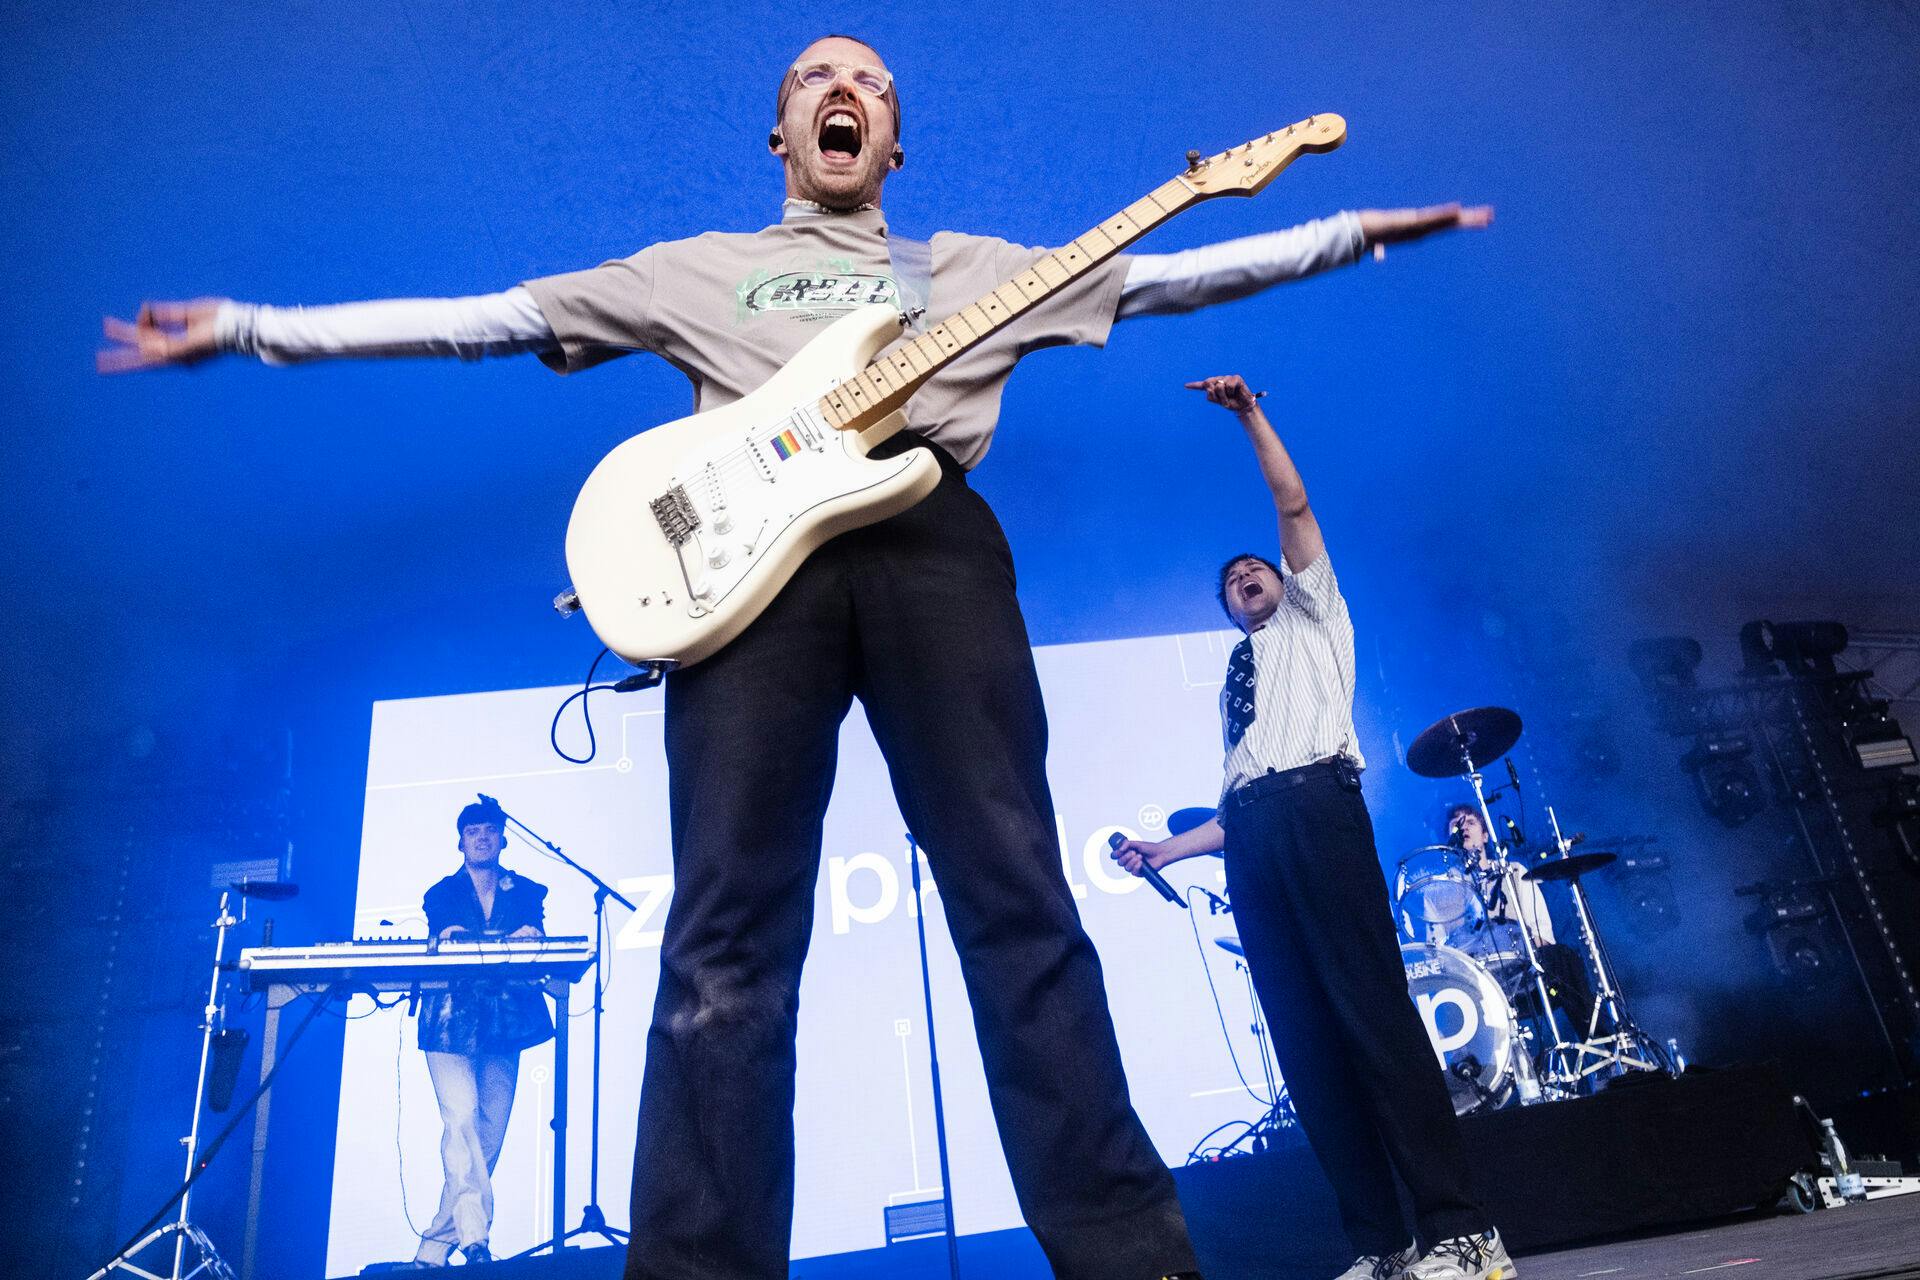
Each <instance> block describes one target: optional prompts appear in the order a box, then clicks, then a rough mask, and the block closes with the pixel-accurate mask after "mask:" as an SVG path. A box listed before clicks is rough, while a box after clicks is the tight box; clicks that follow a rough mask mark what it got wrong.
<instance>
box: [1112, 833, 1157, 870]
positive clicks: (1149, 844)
mask: <svg viewBox="0 0 1920 1280" xmlns="http://www.w3.org/2000/svg"><path fill="white" fill-rule="evenodd" d="M1108 856H1109V857H1111V858H1112V859H1113V860H1114V861H1115V862H1117V863H1119V864H1120V867H1121V869H1122V870H1124V871H1125V872H1127V873H1128V874H1129V875H1136V876H1137V875H1141V874H1143V869H1144V868H1146V867H1152V868H1153V869H1154V870H1155V871H1158V870H1159V869H1160V868H1162V867H1164V866H1166V865H1167V863H1169V862H1171V861H1172V859H1171V858H1169V857H1167V851H1166V849H1165V848H1163V847H1162V846H1161V845H1159V844H1157V843H1155V842H1154V841H1152V840H1122V841H1121V842H1120V844H1119V847H1118V848H1116V849H1114V851H1113V852H1112V853H1111V854H1109V855H1108Z"/></svg>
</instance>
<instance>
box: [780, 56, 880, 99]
mask: <svg viewBox="0 0 1920 1280" xmlns="http://www.w3.org/2000/svg"><path fill="white" fill-rule="evenodd" d="M842 71H844V72H846V73H847V79H849V80H851V81H853V86H854V88H856V89H858V90H860V91H861V92H862V93H867V94H871V95H873V96H874V97H876V98H879V97H883V96H885V94H886V92H887V90H888V88H889V87H891V86H892V84H893V73H892V72H891V71H887V70H885V69H883V68H880V67H867V66H858V67H853V66H848V65H847V64H846V63H843V62H796V63H794V64H793V78H794V82H795V83H797V84H798V85H799V86H800V87H801V88H803V89H824V88H826V87H827V86H828V85H830V84H832V83H833V82H834V80H835V79H836V78H837V77H838V76H839V74H840V73H841V72H842Z"/></svg>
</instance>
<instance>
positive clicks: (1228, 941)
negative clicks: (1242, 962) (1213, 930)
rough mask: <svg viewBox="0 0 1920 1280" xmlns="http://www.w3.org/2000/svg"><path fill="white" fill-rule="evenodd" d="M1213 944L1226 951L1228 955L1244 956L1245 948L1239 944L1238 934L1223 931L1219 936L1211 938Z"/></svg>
mask: <svg viewBox="0 0 1920 1280" xmlns="http://www.w3.org/2000/svg"><path fill="white" fill-rule="evenodd" d="M1213 945H1214V946H1216V947H1218V948H1220V949H1221V950H1222V951H1225V952H1227V953H1228V954H1229V955H1236V956H1240V957H1243V958H1244V957H1245V956H1246V954H1247V950H1246V948H1245V947H1243V946H1241V945H1240V935H1239V934H1235V933H1223V934H1221V935H1220V936H1219V937H1217V938H1215V939H1214V940H1213Z"/></svg>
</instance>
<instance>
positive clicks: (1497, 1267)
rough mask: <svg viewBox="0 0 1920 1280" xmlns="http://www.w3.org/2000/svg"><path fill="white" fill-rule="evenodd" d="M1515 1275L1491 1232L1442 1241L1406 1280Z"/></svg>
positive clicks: (1510, 1278) (1499, 1279) (1507, 1278)
mask: <svg viewBox="0 0 1920 1280" xmlns="http://www.w3.org/2000/svg"><path fill="white" fill-rule="evenodd" d="M1519 1274H1520V1272H1519V1271H1518V1270H1517V1269H1515V1267H1514V1265H1513V1259H1512V1258H1509V1257H1508V1256H1507V1246H1506V1245H1505V1244H1504V1243H1503V1242H1502V1241H1501V1239H1500V1233H1499V1232H1498V1231H1496V1230H1493V1229H1491V1228H1489V1229H1488V1230H1487V1231H1485V1232H1483V1233H1482V1234H1480V1235H1477V1236H1454V1237H1452V1238H1451V1239H1447V1240H1442V1241H1441V1242H1440V1243H1439V1244H1437V1245H1435V1246H1433V1248H1432V1249H1431V1250H1430V1251H1429V1252H1428V1253H1427V1256H1426V1257H1424V1258H1422V1259H1420V1261H1418V1262H1416V1263H1414V1264H1413V1265H1412V1266H1410V1267H1408V1268H1407V1280H1514V1278H1515V1277H1516V1276H1518V1275H1519Z"/></svg>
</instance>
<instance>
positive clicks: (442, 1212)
mask: <svg viewBox="0 0 1920 1280" xmlns="http://www.w3.org/2000/svg"><path fill="white" fill-rule="evenodd" d="M506 826H507V819H506V814H505V813H503V812H501V809H500V806H499V804H498V802H496V801H495V800H494V799H493V798H492V797H491V796H482V797H480V800H479V801H478V802H477V803H474V804H470V805H468V806H467V807H466V808H464V809H462V810H461V811H460V816H459V817H458V818H457V819H455V821H454V829H455V830H456V831H458V832H459V833H460V855H461V858H462V865H461V867H460V869H459V870H458V871H455V872H454V873H453V874H452V875H449V876H447V877H446V878H445V879H443V880H441V881H440V882H439V883H437V884H435V885H434V886H433V887H432V888H431V889H428V890H427V895H426V902H425V907H426V913H427V933H428V935H429V936H430V937H431V938H432V939H433V940H434V941H435V942H445V941H448V940H452V939H462V940H474V941H478V940H480V939H483V938H503V937H504V938H538V937H540V936H542V932H543V928H544V926H545V923H546V900H547V888H546V886H545V885H542V884H536V883H535V882H534V881H532V880H529V879H528V878H527V877H525V876H522V875H516V874H515V873H514V872H511V871H508V870H506V869H505V868H503V867H502V866H501V865H500V850H501V848H502V846H504V845H505V844H506V842H507V835H506ZM552 1038H553V1018H552V1015H550V1014H549V1013H548V1012H547V1002H546V998H545V997H544V996H543V995H541V993H540V986H539V984H538V983H535V982H529V981H527V980H525V979H516V980H506V979H493V978H486V979H480V978H476V979H474V980H472V981H470V982H465V983H461V984H460V985H458V986H455V987H451V988H449V989H447V990H445V991H436V992H432V993H429V994H426V995H424V996H422V998H421V1001H420V1040H419V1043H420V1048H421V1050H422V1051H423V1052H425V1054H426V1055H427V1074H428V1075H429V1076H430V1077H431V1078H432V1080H433V1092H434V1096H435V1097H436V1098H438V1099H439V1102H440V1120H441V1123H442V1125H443V1126H444V1131H443V1133H442V1135H441V1139H440V1165H441V1170H442V1172H443V1173H444V1174H445V1178H446V1181H445V1184H444V1186H443V1187H442V1190H441V1192H440V1207H439V1209H438V1211H437V1212H435V1214H434V1215H433V1221H432V1223H431V1224H429V1225H428V1227H427V1229H426V1230H425V1231H423V1232H421V1233H420V1248H419V1250H418V1252H416V1253H415V1254H414V1258H413V1261H412V1262H410V1263H403V1264H401V1265H400V1267H399V1269H401V1270H424V1269H426V1268H430V1267H444V1266H446V1265H448V1259H449V1258H450V1257H451V1256H452V1253H453V1251H454V1250H455V1249H456V1248H457V1249H458V1250H459V1251H460V1254H461V1256H462V1258H464V1259H465V1261H466V1262H467V1263H468V1265H472V1264H474V1263H479V1262H491V1261H492V1260H493V1255H492V1254H491V1252H490V1251H489V1249H488V1245H487V1238H488V1235H489V1233H490V1231H491V1229H492V1226H493V1167H494V1164H495V1163H496V1162H497V1161H498V1160H499V1159H500V1145H501V1142H502V1141H503V1140H504V1139H505V1137H506V1133H507V1118H508V1116H510V1115H511V1114H512V1112H513V1093H514V1086H515V1085H516V1083H517V1082H518V1079H519V1074H520V1052H521V1050H523V1049H531V1048H532V1047H533V1046H535V1045H537V1044H542V1043H544V1042H546V1041H547V1040H550V1039H552Z"/></svg>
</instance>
